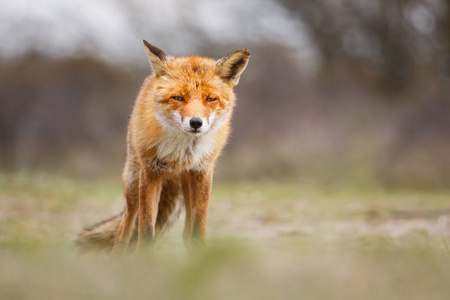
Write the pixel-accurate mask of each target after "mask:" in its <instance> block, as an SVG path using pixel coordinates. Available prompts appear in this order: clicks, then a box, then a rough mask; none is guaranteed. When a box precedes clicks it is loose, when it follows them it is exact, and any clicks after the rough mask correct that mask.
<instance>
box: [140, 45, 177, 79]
mask: <svg viewBox="0 0 450 300" xmlns="http://www.w3.org/2000/svg"><path fill="white" fill-rule="evenodd" d="M142 42H143V43H144V50H145V53H146V54H147V57H148V59H149V60H150V64H151V65H152V69H153V72H154V73H155V75H162V74H164V73H165V71H166V65H167V63H168V62H170V58H171V57H170V56H169V55H167V54H166V52H164V51H163V50H161V49H159V48H158V47H155V46H153V45H152V44H150V43H149V42H147V41H146V40H143V41H142Z"/></svg>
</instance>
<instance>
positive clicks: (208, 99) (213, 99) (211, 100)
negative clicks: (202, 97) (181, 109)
mask: <svg viewBox="0 0 450 300" xmlns="http://www.w3.org/2000/svg"><path fill="white" fill-rule="evenodd" d="M216 100H217V98H207V99H206V102H213V101H216Z"/></svg>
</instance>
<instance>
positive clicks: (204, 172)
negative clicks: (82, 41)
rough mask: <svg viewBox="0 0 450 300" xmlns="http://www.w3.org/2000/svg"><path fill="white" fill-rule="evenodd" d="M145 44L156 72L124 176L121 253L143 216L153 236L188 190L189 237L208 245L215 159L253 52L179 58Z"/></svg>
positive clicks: (143, 226) (144, 231)
mask: <svg viewBox="0 0 450 300" xmlns="http://www.w3.org/2000/svg"><path fill="white" fill-rule="evenodd" d="M144 46H145V50H146V53H147V56H148V58H149V61H150V63H151V65H152V68H153V74H152V75H150V76H149V77H147V78H146V79H145V81H144V83H143V85H142V88H141V90H140V92H139V95H138V97H137V100H136V103H135V106H134V109H133V113H132V115H131V119H130V123H129V127H128V137H127V159H126V163H125V168H124V171H123V176H122V180H123V187H124V194H125V197H126V204H127V205H126V209H125V212H124V213H123V214H122V220H121V222H120V225H119V226H118V228H117V231H116V234H115V238H114V248H113V252H124V251H126V249H127V245H128V243H129V241H130V239H131V238H132V236H133V231H134V227H135V226H134V224H135V220H136V217H137V216H139V218H138V240H139V242H138V244H143V243H144V242H145V241H151V240H153V239H154V238H155V237H156V236H157V235H158V233H159V232H160V231H161V229H162V228H163V227H164V225H165V224H166V223H168V220H169V219H170V218H169V217H170V215H171V214H172V213H173V212H174V210H175V206H176V205H175V203H176V202H177V201H178V199H180V196H181V194H182V196H183V198H184V202H185V207H186V220H185V229H184V232H183V238H184V240H185V243H186V245H187V246H188V247H189V246H190V245H192V244H193V243H194V244H197V243H200V244H201V243H203V241H204V238H205V233H206V219H207V211H208V205H209V196H210V192H211V186H212V177H213V169H214V164H215V161H216V159H217V157H218V156H219V155H220V153H221V152H222V149H223V147H224V146H225V144H226V141H227V139H228V136H229V132H230V119H231V113H232V110H233V108H234V106H235V101H236V97H235V94H234V92H233V87H234V86H235V85H236V84H237V83H238V81H239V77H240V75H241V73H242V72H243V71H244V69H245V67H246V65H247V63H248V59H249V56H250V52H249V51H248V50H247V49H243V50H239V51H236V52H234V53H232V54H230V55H228V56H226V57H224V58H222V59H220V60H218V61H215V60H213V59H209V58H204V57H199V56H190V57H179V58H174V57H171V56H168V55H167V54H166V53H164V51H162V50H161V49H158V48H157V47H155V46H153V45H150V44H149V43H147V42H146V41H144ZM194 120H196V122H200V125H199V126H195V125H194V124H193V122H194ZM116 223H118V222H116ZM90 241H91V242H92V239H91V240H90Z"/></svg>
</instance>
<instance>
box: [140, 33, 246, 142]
mask: <svg viewBox="0 0 450 300" xmlns="http://www.w3.org/2000/svg"><path fill="white" fill-rule="evenodd" d="M143 42H144V49H145V52H146V54H147V56H148V58H149V60H150V64H151V66H152V69H153V73H154V76H155V81H154V89H155V101H156V102H157V110H158V111H157V119H158V121H159V123H160V125H161V126H162V127H163V128H167V129H175V130H181V131H182V132H185V133H186V134H189V135H192V136H197V135H202V134H204V133H206V132H208V131H210V130H215V129H218V128H219V127H221V126H222V125H223V124H225V123H226V122H227V121H228V120H229V119H230V117H231V112H232V109H233V107H234V103H235V95H234V92H233V87H234V86H235V85H236V84H238V82H239V78H240V76H241V74H242V72H243V71H244V69H245V67H246V66H247V63H248V60H249V57H250V51H249V50H248V49H242V50H238V51H235V52H233V53H231V54H230V55H228V56H225V57H223V58H221V59H219V60H217V61H216V60H213V59H210V58H204V57H199V56H189V57H177V58H175V57H172V56H169V55H167V54H166V53H165V52H164V51H163V50H161V49H159V48H157V47H155V46H153V45H151V44H149V43H148V42H147V41H145V40H144V41H143Z"/></svg>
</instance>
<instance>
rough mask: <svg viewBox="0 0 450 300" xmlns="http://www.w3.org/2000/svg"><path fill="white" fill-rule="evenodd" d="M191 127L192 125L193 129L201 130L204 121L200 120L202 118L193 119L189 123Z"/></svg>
mask: <svg viewBox="0 0 450 300" xmlns="http://www.w3.org/2000/svg"><path fill="white" fill-rule="evenodd" d="M189 125H191V127H192V128H194V129H199V128H200V127H202V125H203V121H202V119H200V118H197V117H193V118H192V119H191V120H190V121H189Z"/></svg>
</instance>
